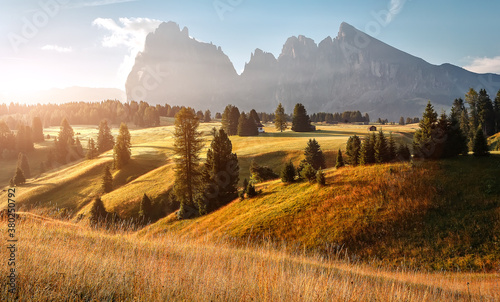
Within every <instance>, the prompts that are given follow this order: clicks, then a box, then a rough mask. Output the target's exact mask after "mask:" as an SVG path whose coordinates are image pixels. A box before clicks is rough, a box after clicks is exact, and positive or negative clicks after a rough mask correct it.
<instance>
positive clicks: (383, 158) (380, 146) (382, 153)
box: [374, 131, 389, 164]
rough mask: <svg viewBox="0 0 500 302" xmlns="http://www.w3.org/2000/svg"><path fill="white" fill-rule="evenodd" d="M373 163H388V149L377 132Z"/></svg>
mask: <svg viewBox="0 0 500 302" xmlns="http://www.w3.org/2000/svg"><path fill="white" fill-rule="evenodd" d="M374 149H375V162H377V163H379V164H380V163H386V162H388V161H389V148H388V146H387V139H386V138H385V136H384V133H383V132H382V131H379V132H378V136H377V140H376V142H375V148H374Z"/></svg>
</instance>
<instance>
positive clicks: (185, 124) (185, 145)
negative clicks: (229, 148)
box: [174, 108, 203, 219]
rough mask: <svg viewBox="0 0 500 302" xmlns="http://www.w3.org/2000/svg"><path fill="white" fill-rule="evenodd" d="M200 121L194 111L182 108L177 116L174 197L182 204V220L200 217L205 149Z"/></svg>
mask: <svg viewBox="0 0 500 302" xmlns="http://www.w3.org/2000/svg"><path fill="white" fill-rule="evenodd" d="M199 122H200V121H199V120H198V118H197V117H196V115H195V113H194V110H193V109H192V108H182V109H181V110H180V111H179V112H178V113H177V114H176V115H175V132H174V138H175V143H174V154H175V156H176V157H175V158H174V161H175V183H174V195H175V197H176V199H177V200H178V201H179V202H180V209H179V211H178V214H177V215H178V217H179V218H180V219H183V218H190V217H193V216H195V215H197V214H199V211H200V209H197V207H196V204H195V197H196V195H197V194H198V191H199V190H200V189H201V186H202V182H201V177H200V176H201V173H200V167H199V163H200V157H199V153H200V151H201V149H202V148H203V140H202V138H201V133H200V132H198V130H197V129H198V125H199Z"/></svg>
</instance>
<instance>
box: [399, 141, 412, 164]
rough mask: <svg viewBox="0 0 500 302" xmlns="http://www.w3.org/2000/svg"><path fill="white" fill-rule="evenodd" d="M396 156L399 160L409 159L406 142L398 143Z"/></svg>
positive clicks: (409, 154) (409, 153)
mask: <svg viewBox="0 0 500 302" xmlns="http://www.w3.org/2000/svg"><path fill="white" fill-rule="evenodd" d="M397 157H398V159H399V160H401V161H409V160H410V159H411V152H410V148H408V145H407V144H401V145H399V148H398V151H397Z"/></svg>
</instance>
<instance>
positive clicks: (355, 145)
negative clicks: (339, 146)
mask: <svg viewBox="0 0 500 302" xmlns="http://www.w3.org/2000/svg"><path fill="white" fill-rule="evenodd" d="M360 151H361V139H360V138H359V136H357V135H354V136H351V137H349V139H348V140H347V147H346V151H345V153H346V155H347V163H349V165H351V166H357V165H358V164H359V161H360Z"/></svg>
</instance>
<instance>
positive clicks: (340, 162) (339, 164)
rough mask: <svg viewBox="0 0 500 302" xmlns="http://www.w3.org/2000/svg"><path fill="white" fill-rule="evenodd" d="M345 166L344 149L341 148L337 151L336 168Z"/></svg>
mask: <svg viewBox="0 0 500 302" xmlns="http://www.w3.org/2000/svg"><path fill="white" fill-rule="evenodd" d="M343 166H345V163H344V158H343V157H342V150H340V149H339V152H338V153H337V162H336V163H335V168H337V169H338V168H342V167H343Z"/></svg>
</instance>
